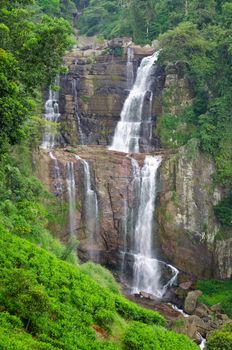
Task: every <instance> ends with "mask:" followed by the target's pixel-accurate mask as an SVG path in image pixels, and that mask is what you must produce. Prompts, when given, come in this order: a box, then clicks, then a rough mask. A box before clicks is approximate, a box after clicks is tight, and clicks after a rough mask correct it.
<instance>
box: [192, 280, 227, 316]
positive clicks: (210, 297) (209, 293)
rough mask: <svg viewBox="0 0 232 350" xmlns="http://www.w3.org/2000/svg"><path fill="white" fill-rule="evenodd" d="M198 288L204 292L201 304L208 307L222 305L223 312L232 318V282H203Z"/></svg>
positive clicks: (199, 283)
mask: <svg viewBox="0 0 232 350" xmlns="http://www.w3.org/2000/svg"><path fill="white" fill-rule="evenodd" d="M197 287H198V288H199V289H200V290H201V291H202V292H203V295H202V296H201V297H200V301H201V302H203V303H204V304H206V305H208V306H212V305H215V304H219V303H220V304H221V307H222V311H223V312H224V313H226V314H227V315H228V316H229V317H232V280H228V281H217V280H204V281H203V280H202V281H198V284H197Z"/></svg>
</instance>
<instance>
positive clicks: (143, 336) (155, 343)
mask: <svg viewBox="0 0 232 350" xmlns="http://www.w3.org/2000/svg"><path fill="white" fill-rule="evenodd" d="M124 342H125V348H126V350H166V349H167V350H169V349H170V350H180V349H183V350H197V349H198V347H197V345H196V344H194V343H193V342H191V341H190V340H189V339H188V338H187V337H186V336H184V335H182V334H176V333H174V332H170V331H167V330H166V329H164V328H162V327H158V326H145V325H144V324H142V323H140V322H134V323H133V324H132V326H131V327H130V328H129V329H128V331H127V332H126V335H125V340H124Z"/></svg>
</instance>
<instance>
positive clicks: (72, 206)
mask: <svg viewBox="0 0 232 350" xmlns="http://www.w3.org/2000/svg"><path fill="white" fill-rule="evenodd" d="M66 182H67V190H68V202H69V233H70V235H74V234H75V231H76V228H77V225H76V185H75V174H74V164H73V162H67V178H66Z"/></svg>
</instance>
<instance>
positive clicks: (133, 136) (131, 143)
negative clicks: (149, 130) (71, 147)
mask: <svg viewBox="0 0 232 350" xmlns="http://www.w3.org/2000/svg"><path fill="white" fill-rule="evenodd" d="M158 55H159V52H156V53H155V54H154V55H152V56H149V57H145V58H144V59H143V60H142V62H141V65H140V67H139V68H138V71H137V77H136V80H135V83H134V85H133V88H132V90H131V91H130V94H129V96H128V97H127V99H126V101H125V103H124V106H123V109H122V112H121V119H120V121H119V122H118V124H117V127H116V130H115V134H114V138H113V143H112V146H111V147H110V149H111V150H114V151H121V152H126V153H128V152H139V140H140V132H141V124H142V122H143V109H144V108H143V107H144V100H145V96H146V94H147V93H148V92H149V91H150V88H151V84H152V73H153V71H154V67H155V66H154V63H155V61H156V60H157V59H158ZM150 93H151V92H150Z"/></svg>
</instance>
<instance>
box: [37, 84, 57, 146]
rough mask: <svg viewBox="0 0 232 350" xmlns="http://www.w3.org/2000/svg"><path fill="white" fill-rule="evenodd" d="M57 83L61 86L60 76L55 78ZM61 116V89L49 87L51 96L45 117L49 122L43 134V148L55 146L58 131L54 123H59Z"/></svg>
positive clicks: (45, 108) (46, 104)
mask: <svg viewBox="0 0 232 350" xmlns="http://www.w3.org/2000/svg"><path fill="white" fill-rule="evenodd" d="M55 85H57V86H59V77H57V78H56V79H55ZM59 117H60V113H59V91H54V90H52V89H51V88H50V89H49V97H48V100H47V101H46V102H45V105H44V118H45V120H46V121H47V122H48V123H47V125H46V127H45V131H44V134H43V141H42V145H41V147H42V148H43V149H48V150H50V149H52V148H54V146H55V134H56V131H55V130H54V127H53V125H52V122H53V123H57V121H58V119H59Z"/></svg>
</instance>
